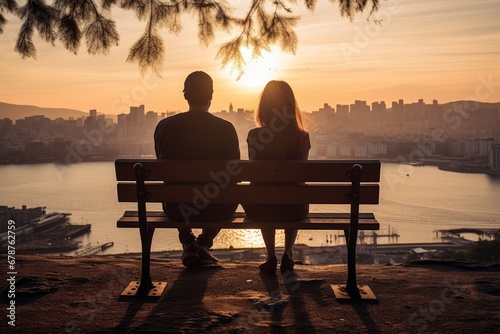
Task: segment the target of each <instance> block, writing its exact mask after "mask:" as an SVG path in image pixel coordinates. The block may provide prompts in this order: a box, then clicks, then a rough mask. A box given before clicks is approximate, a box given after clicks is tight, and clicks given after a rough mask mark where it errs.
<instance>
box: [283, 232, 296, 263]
mask: <svg viewBox="0 0 500 334" xmlns="http://www.w3.org/2000/svg"><path fill="white" fill-rule="evenodd" d="M297 232H298V230H290V229H288V230H285V251H284V254H287V255H288V256H289V257H290V258H292V251H293V245H294V244H295V239H296V238H297Z"/></svg>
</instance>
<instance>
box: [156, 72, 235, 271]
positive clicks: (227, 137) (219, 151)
mask: <svg viewBox="0 0 500 334" xmlns="http://www.w3.org/2000/svg"><path fill="white" fill-rule="evenodd" d="M183 92H184V98H185V99H186V100H187V102H188V105H189V110H188V111H187V112H183V113H179V114H176V115H174V116H171V117H167V118H165V119H163V120H161V121H160V122H159V123H158V125H157V126H156V129H155V133H154V140H155V151H156V157H157V158H158V159H181V160H200V159H201V160H203V159H207V160H209V159H240V150H239V142H238V135H237V134H236V130H235V128H234V126H233V125H232V124H231V123H230V122H228V121H226V120H223V119H221V118H219V117H216V116H214V115H213V114H211V113H210V112H209V108H210V104H211V101H212V95H213V81H212V78H211V77H210V76H209V75H208V74H206V73H205V72H202V71H196V72H193V73H191V74H189V75H188V76H187V78H186V80H185V82H184V91H183ZM195 204H196V203H194V202H193V203H163V210H164V211H165V213H166V214H167V215H168V216H169V217H170V218H171V219H173V220H175V221H185V222H190V221H221V220H227V219H229V218H230V217H231V216H232V214H233V213H234V211H235V210H236V207H237V204H207V205H204V206H203V208H200V206H199V205H198V206H196V205H195ZM219 231H220V229H203V230H202V233H201V234H200V235H199V236H198V237H196V236H195V235H194V234H193V232H192V230H191V229H190V228H179V241H180V242H181V244H182V247H183V254H182V257H181V259H182V263H183V264H184V265H185V266H186V267H192V266H197V265H203V264H210V263H216V262H217V261H218V260H217V259H216V258H215V257H214V256H213V255H212V254H211V253H210V248H211V247H212V245H213V240H214V238H215V237H216V236H217V234H218V233H219Z"/></svg>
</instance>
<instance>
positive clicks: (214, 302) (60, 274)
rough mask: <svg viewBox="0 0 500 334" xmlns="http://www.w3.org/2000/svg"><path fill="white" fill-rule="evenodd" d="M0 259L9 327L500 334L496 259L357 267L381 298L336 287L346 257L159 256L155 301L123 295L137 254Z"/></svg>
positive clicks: (22, 329)
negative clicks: (192, 259)
mask: <svg viewBox="0 0 500 334" xmlns="http://www.w3.org/2000/svg"><path fill="white" fill-rule="evenodd" d="M1 262H2V263H4V264H5V270H4V273H5V274H4V276H6V277H7V279H8V278H9V277H10V276H15V284H13V285H11V284H10V283H13V281H11V282H9V281H8V280H6V279H2V281H1V282H2V283H1V285H0V288H1V289H2V291H3V294H2V297H1V300H0V301H1V303H2V306H1V309H2V315H3V316H2V321H1V324H0V328H1V329H0V331H1V332H2V333H5V330H4V329H5V328H6V329H7V330H8V332H19V333H115V332H116V333H125V332H132V333H133V332H138V333H142V332H150V333H155V332H163V333H500V275H499V272H500V266H499V265H489V266H487V265H477V264H471V263H459V262H444V261H439V262H435V261H428V262H413V263H406V264H400V265H391V266H373V265H358V283H359V284H367V285H369V286H370V288H371V289H372V290H373V292H374V293H375V295H376V296H377V298H378V300H377V302H366V301H361V302H359V301H358V302H355V301H348V302H341V301H339V300H337V299H336V298H335V297H334V295H333V293H332V290H331V286H330V285H331V284H337V283H345V280H346V266H345V265H297V266H296V270H295V273H286V274H284V275H282V274H280V273H279V272H278V275H277V276H276V277H270V276H264V275H261V274H260V273H259V270H258V264H259V263H258V262H250V261H224V262H222V263H221V264H220V265H219V266H212V267H204V268H197V269H186V268H184V267H183V266H182V265H181V264H180V261H178V260H172V259H162V258H154V259H153V260H152V276H153V280H157V281H167V286H166V289H165V291H164V293H163V295H162V297H161V298H160V299H159V300H157V301H155V302H151V301H150V300H145V299H128V300H127V299H125V300H124V299H121V298H119V295H120V293H121V292H122V290H123V289H124V287H125V286H127V284H128V283H129V282H130V281H131V280H135V279H138V278H139V275H140V263H141V262H140V259H139V258H138V257H135V256H130V255H113V256H93V257H83V258H69V257H46V256H36V255H22V256H21V255H19V256H17V257H16V263H15V270H16V274H15V275H10V274H7V273H8V272H9V269H8V267H7V257H6V256H3V257H2V260H1ZM13 289H14V290H15V297H14V296H12V295H11V293H12V291H13ZM9 291H11V293H9ZM9 295H11V296H9ZM11 301H15V304H14V307H15V309H14V311H13V310H12V306H11V304H10V303H11ZM7 308H10V309H11V310H9V309H7ZM13 315H14V317H15V318H14V317H13ZM9 317H10V318H9ZM13 319H14V320H13ZM9 322H10V324H9ZM12 324H15V327H14V326H12Z"/></svg>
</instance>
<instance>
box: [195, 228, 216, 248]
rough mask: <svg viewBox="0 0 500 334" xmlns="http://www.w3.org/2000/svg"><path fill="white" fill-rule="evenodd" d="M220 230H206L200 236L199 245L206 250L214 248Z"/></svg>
mask: <svg viewBox="0 0 500 334" xmlns="http://www.w3.org/2000/svg"><path fill="white" fill-rule="evenodd" d="M219 232H220V228H216V229H212V228H204V229H203V230H202V232H201V234H200V235H199V236H198V238H197V240H198V244H199V245H200V246H203V247H205V248H206V249H210V248H212V246H213V244H214V239H215V237H216V236H217V234H219Z"/></svg>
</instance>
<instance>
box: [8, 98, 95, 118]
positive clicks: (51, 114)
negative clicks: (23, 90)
mask: <svg viewBox="0 0 500 334" xmlns="http://www.w3.org/2000/svg"><path fill="white" fill-rule="evenodd" d="M35 115H44V116H45V117H47V118H50V119H56V118H59V117H62V118H64V119H68V118H70V117H74V118H79V117H82V116H88V112H83V111H81V110H76V109H69V108H44V107H38V106H34V105H19V104H11V103H6V102H0V119H3V118H10V119H11V120H13V121H16V120H18V119H23V118H25V117H29V116H35Z"/></svg>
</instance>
